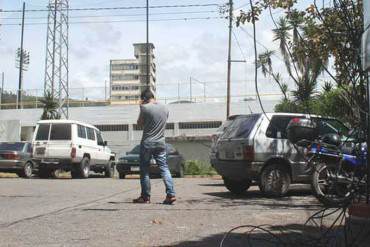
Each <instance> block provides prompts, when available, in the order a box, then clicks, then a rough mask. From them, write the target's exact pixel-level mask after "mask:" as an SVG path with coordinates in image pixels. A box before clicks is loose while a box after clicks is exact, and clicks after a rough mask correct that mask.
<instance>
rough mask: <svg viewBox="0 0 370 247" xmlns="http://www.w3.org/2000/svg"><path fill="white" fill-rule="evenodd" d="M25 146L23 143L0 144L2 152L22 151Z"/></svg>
mask: <svg viewBox="0 0 370 247" xmlns="http://www.w3.org/2000/svg"><path fill="white" fill-rule="evenodd" d="M24 145H25V144H24V143H21V142H14V143H10V142H2V143H0V151H5V150H6V151H22V150H23V147H24Z"/></svg>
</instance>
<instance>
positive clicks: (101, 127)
mask: <svg viewBox="0 0 370 247" xmlns="http://www.w3.org/2000/svg"><path fill="white" fill-rule="evenodd" d="M95 127H96V128H98V129H99V130H100V131H103V132H104V131H128V125H127V124H108V125H95Z"/></svg>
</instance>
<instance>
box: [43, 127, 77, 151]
mask: <svg viewBox="0 0 370 247" xmlns="http://www.w3.org/2000/svg"><path fill="white" fill-rule="evenodd" d="M71 150H72V124H71V123H52V124H51V129H50V136H49V142H48V146H47V157H49V158H70V157H71Z"/></svg>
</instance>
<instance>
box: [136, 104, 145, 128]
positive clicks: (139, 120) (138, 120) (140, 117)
mask: <svg viewBox="0 0 370 247" xmlns="http://www.w3.org/2000/svg"><path fill="white" fill-rule="evenodd" d="M141 105H143V103H142V100H141V101H140V113H139V117H138V119H137V122H136V123H137V125H138V126H140V127H141V126H143V125H144V119H143V114H142V113H141V111H142V110H141Z"/></svg>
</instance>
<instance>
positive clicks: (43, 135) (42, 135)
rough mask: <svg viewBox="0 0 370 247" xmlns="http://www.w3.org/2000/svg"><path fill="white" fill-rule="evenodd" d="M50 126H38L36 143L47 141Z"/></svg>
mask: <svg viewBox="0 0 370 247" xmlns="http://www.w3.org/2000/svg"><path fill="white" fill-rule="evenodd" d="M49 130H50V124H40V125H39V129H38V130H37V135H36V141H45V140H49Z"/></svg>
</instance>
